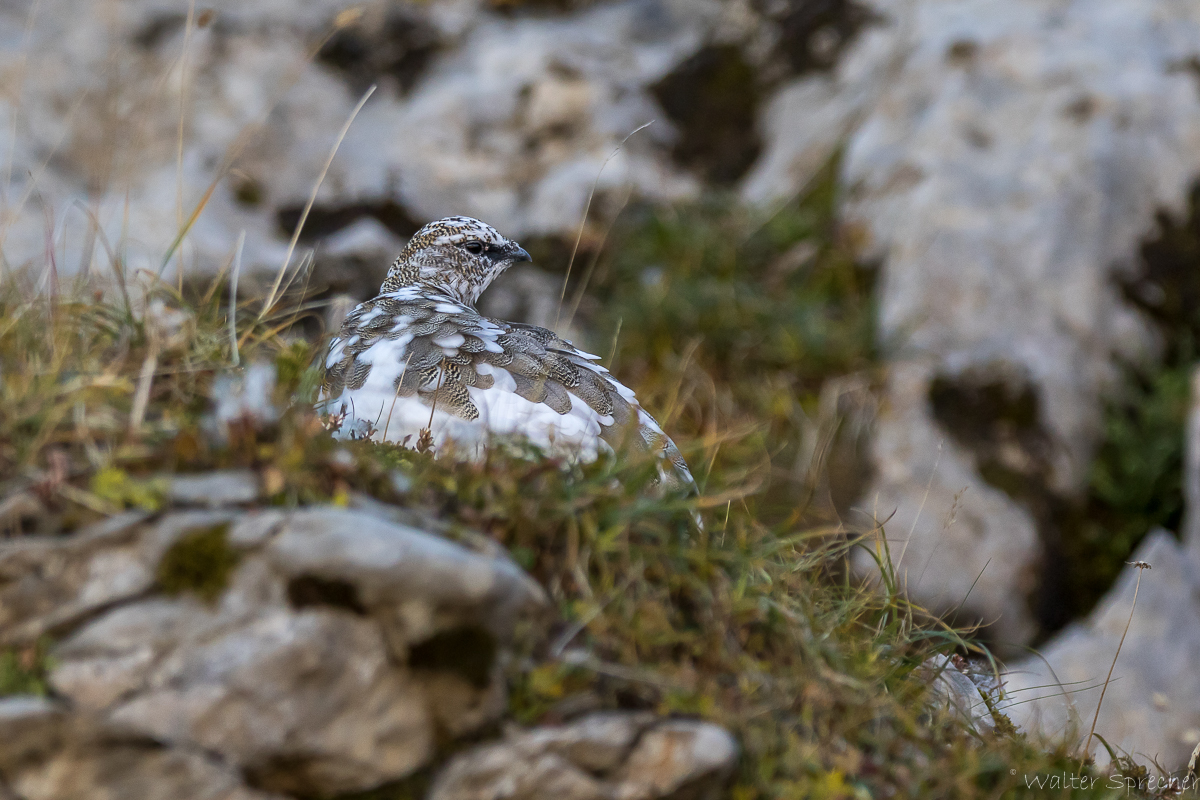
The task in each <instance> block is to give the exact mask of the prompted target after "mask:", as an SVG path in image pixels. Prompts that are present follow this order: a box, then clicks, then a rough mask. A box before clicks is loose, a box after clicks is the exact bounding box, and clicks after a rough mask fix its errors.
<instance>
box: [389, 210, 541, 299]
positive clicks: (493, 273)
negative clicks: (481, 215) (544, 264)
mask: <svg viewBox="0 0 1200 800" xmlns="http://www.w3.org/2000/svg"><path fill="white" fill-rule="evenodd" d="M530 260H531V259H530V258H529V253H526V252H525V251H524V250H523V249H522V248H521V246H520V245H519V244H517V243H516V242H513V241H509V240H508V239H505V238H504V237H503V236H501V235H500V231H498V230H496V229H495V228H493V227H492V226H491V225H488V224H487V223H486V222H480V221H479V220H477V219H473V218H471V217H445V218H444V219H439V220H437V221H436V222H431V223H429V224H428V225H426V226H425V227H423V228H421V230H419V231H417V232H416V233H415V234H413V237H412V238H411V239H409V241H408V245H407V246H405V248H404V250H402V251H401V253H400V256H399V258H397V259H396V261H395V262H394V263H393V264H392V266H391V269H389V270H388V274H387V278H386V279H385V280H384V282H383V286H382V288H381V289H380V291H381V292H384V293H386V292H394V291H396V290H397V289H399V288H400V287H402V286H411V285H414V284H418V285H421V286H427V287H429V288H431V289H436V290H438V291H441V292H445V293H446V294H448V295H450V296H451V297H453V298H455V299H456V300H459V301H461V302H464V303H468V304H470V305H474V304H475V301H476V300H478V299H479V295H481V294H482V293H483V290H484V289H486V288H487V287H488V285H489V284H490V283H491V282H492V281H493V280H495V279H496V277H497V276H498V275H500V273H502V272H504V271H505V270H506V269H508V268H509V267H511V266H512V265H513V264H516V263H517V262H519V261H530Z"/></svg>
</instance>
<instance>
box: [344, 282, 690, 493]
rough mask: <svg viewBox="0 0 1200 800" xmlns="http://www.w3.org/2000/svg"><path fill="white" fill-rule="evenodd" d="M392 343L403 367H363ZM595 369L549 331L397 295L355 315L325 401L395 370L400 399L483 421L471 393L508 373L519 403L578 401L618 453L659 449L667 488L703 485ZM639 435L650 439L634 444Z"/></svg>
mask: <svg viewBox="0 0 1200 800" xmlns="http://www.w3.org/2000/svg"><path fill="white" fill-rule="evenodd" d="M451 306H453V307H454V308H455V309H456V310H453V311H451V310H449V309H450V308H451ZM389 340H391V341H396V342H397V348H396V358H397V359H398V360H399V361H400V362H401V363H398V364H395V365H388V366H386V367H381V366H380V365H379V364H377V363H374V364H369V363H366V362H365V361H363V360H360V358H359V357H360V356H361V355H362V354H363V353H364V352H366V351H367V350H368V349H370V348H371V347H372V346H373V345H375V344H377V343H380V342H387V341H389ZM400 345H403V346H402V347H401V346H400ZM339 348H340V350H339ZM376 352H378V351H376ZM594 361H595V356H588V355H587V354H586V353H583V352H581V351H580V350H578V349H576V348H575V346H574V345H572V344H571V343H570V342H568V341H566V340H564V339H561V338H559V337H558V336H557V335H556V334H555V333H554V332H552V331H549V330H547V329H545V328H539V327H537V326H534V325H524V324H517V323H508V322H503V321H499V320H491V319H486V318H484V317H482V316H480V315H479V314H478V313H477V312H476V311H475V310H474V309H472V308H469V307H466V306H462V305H460V304H458V303H455V302H453V301H451V300H449V299H446V298H436V297H433V298H431V297H426V296H420V295H416V294H404V293H402V292H396V293H394V294H390V295H381V296H379V297H377V298H375V299H374V300H370V301H368V302H366V303H363V304H361V305H359V306H358V307H357V308H355V309H354V311H352V312H351V313H350V314H349V315H348V316H347V317H346V321H345V323H344V324H343V326H342V329H341V331H340V334H339V336H338V338H336V339H334V340H333V342H331V345H330V352H329V357H328V360H327V363H326V366H327V369H326V376H325V383H324V395H325V396H326V397H337V396H339V395H340V394H341V393H342V391H343V390H344V389H356V388H358V387H361V386H362V385H363V384H364V383H365V382H366V380H367V377H368V375H369V374H370V371H371V370H372V369H373V368H375V369H378V368H387V369H395V371H396V378H395V380H394V382H393V386H394V387H395V390H396V393H397V396H398V397H412V396H414V395H415V396H416V397H418V398H419V399H420V400H421V401H422V402H423V403H425V404H426V405H430V406H434V405H435V404H436V407H437V408H438V409H441V410H443V411H446V412H448V413H451V414H454V415H456V416H458V417H461V418H463V419H466V420H476V419H478V418H479V409H478V408H477V407H476V405H475V403H474V402H472V400H471V396H470V393H469V392H468V391H467V388H468V387H477V388H479V389H492V388H494V386H495V379H494V377H493V374H491V373H494V372H495V371H496V370H504V371H506V372H507V373H508V374H509V375H510V376H511V377H512V381H513V384H514V385H515V391H516V393H517V394H518V395H520V396H521V397H523V398H525V399H526V400H529V401H530V402H534V403H544V404H545V405H546V406H548V407H550V408H551V409H553V410H554V411H556V412H557V413H559V414H567V413H568V412H570V411H571V409H572V396H574V397H575V398H577V399H578V400H579V401H582V402H583V403H584V404H586V405H587V406H588V407H589V408H590V409H592V411H594V412H595V414H596V415H597V417H598V418H599V419H600V428H601V433H600V436H601V438H602V439H604V440H605V441H607V442H608V443H609V444H610V445H612V446H613V447H617V446H618V445H619V444H621V443H622V442H624V441H625V440H626V439H630V440H632V441H634V442H635V443H638V444H640V445H642V446H644V447H645V448H646V449H650V450H653V449H659V450H660V451H661V452H662V453H663V456H664V459H665V460H667V461H669V462H670V464H671V466H672V470H671V471H672V472H673V473H674V475H673V476H667V475H664V483H667V484H671V483H678V484H680V485H681V486H689V485H690V486H694V482H693V481H692V478H691V474H690V473H689V472H688V469H687V465H686V464H685V463H684V461H683V458H682V456H681V455H680V454H679V451H678V449H677V448H676V447H675V445H674V443H672V442H671V440H670V439H669V438H668V437H667V436H666V435H665V434H663V433H661V431H660V430H659V429H658V428H657V425H654V424H653V423H651V425H650V426H648V425H646V424H644V421H643V419H642V415H643V414H644V413H645V412H643V411H641V409H640V408H638V407H637V406H636V405H635V403H636V401H633V402H631V401H630V399H628V398H631V397H632V393H631V392H629V391H628V390H627V389H626V390H625V394H622V392H621V391H620V389H618V386H619V384H617V383H616V381H615V380H614V379H613V378H612V377H611V376H609V375H608V372H607V371H606V370H604V368H603V367H600V366H599V365H597V364H596V363H594ZM484 365H487V368H486V369H484V371H483V372H480V368H481V367H483V366H484ZM621 388H624V387H621ZM635 425H636V428H634V426H635ZM631 429H633V430H636V432H637V433H638V434H640V435H637V436H629V435H628V434H629V433H630V432H632V431H631Z"/></svg>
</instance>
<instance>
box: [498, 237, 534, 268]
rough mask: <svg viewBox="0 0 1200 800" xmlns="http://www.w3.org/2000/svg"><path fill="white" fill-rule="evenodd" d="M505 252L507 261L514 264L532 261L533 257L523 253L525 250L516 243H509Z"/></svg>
mask: <svg viewBox="0 0 1200 800" xmlns="http://www.w3.org/2000/svg"><path fill="white" fill-rule="evenodd" d="M505 250H507V251H508V258H509V260H510V261H512V262H513V263H514V264H518V263H520V262H522V261H533V257H532V256H530V255H529V253H526V252H525V248H523V247H521V246H520V245H519V244H517V243H516V242H512V243H510V244H509V245H508V247H506V248H505Z"/></svg>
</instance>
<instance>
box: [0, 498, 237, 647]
mask: <svg viewBox="0 0 1200 800" xmlns="http://www.w3.org/2000/svg"><path fill="white" fill-rule="evenodd" d="M147 516H148V515H147V514H145V513H143V512H128V513H125V514H120V515H118V516H115V517H112V518H111V519H108V520H106V521H104V522H102V523H99V524H97V525H95V526H93V527H91V528H88V529H85V530H83V531H80V532H79V533H76V534H74V535H72V536H70V537H67V538H65V539H59V538H43V537H23V538H19V539H11V540H7V541H3V542H0V643H18V642H28V641H32V640H33V639H36V638H37V637H38V636H41V635H42V634H44V633H47V632H50V631H52V630H55V629H56V628H59V627H63V626H70V625H71V624H73V623H74V622H76V621H78V620H81V619H83V618H84V617H86V616H88V615H90V614H94V613H95V612H97V611H99V610H101V609H104V608H106V607H108V606H111V605H113V604H115V603H118V602H122V601H126V600H129V599H131V598H133V597H136V596H138V595H140V594H142V593H143V592H146V591H147V590H149V589H150V588H151V587H152V586H153V585H154V580H155V569H156V568H157V566H158V562H159V560H160V559H161V558H162V556H163V553H164V552H166V550H167V548H168V547H170V546H171V544H173V543H174V542H175V541H176V540H177V539H178V538H179V537H181V536H183V535H185V534H186V533H188V532H189V531H192V530H197V529H203V528H210V527H212V526H214V525H221V524H227V523H229V522H230V521H231V520H232V518H233V517H232V515H231V514H230V513H226V512H208V511H196V512H185V513H181V514H175V515H171V516H169V517H168V518H166V519H165V520H163V521H162V522H160V523H158V524H156V525H144V524H143V523H144V522H145V521H146V519H147Z"/></svg>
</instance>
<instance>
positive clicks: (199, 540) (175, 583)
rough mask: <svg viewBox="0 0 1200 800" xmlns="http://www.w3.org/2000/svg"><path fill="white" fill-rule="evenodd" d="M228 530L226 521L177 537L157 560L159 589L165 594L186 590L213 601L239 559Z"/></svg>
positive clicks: (176, 593)
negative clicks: (160, 558) (231, 545)
mask: <svg viewBox="0 0 1200 800" xmlns="http://www.w3.org/2000/svg"><path fill="white" fill-rule="evenodd" d="M228 531H229V526H228V524H221V525H214V526H212V527H211V528H203V529H201V530H195V531H190V532H188V533H186V534H184V535H183V536H181V537H180V538H179V540H178V541H176V542H175V543H174V544H172V545H171V546H170V547H169V548H167V552H166V553H164V554H163V557H162V560H161V561H160V562H159V563H158V572H157V577H158V586H159V588H160V589H162V591H163V592H165V593H166V594H169V595H178V594H182V593H184V592H187V593H190V594H194V595H196V596H197V597H199V598H200V599H201V600H204V601H205V602H207V603H212V602H214V601H216V599H217V598H218V597H220V596H221V592H223V591H225V588H226V587H227V586H228V585H229V576H230V574H231V573H232V572H233V569H234V567H236V566H237V564H238V560H239V559H238V552H237V551H236V550H234V549H233V548H232V547H230V546H229V539H228Z"/></svg>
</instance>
